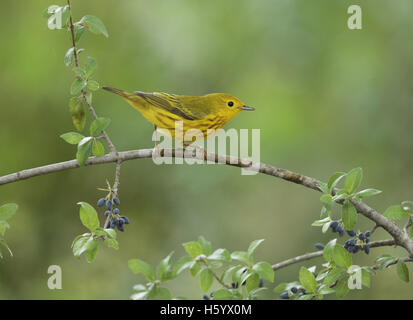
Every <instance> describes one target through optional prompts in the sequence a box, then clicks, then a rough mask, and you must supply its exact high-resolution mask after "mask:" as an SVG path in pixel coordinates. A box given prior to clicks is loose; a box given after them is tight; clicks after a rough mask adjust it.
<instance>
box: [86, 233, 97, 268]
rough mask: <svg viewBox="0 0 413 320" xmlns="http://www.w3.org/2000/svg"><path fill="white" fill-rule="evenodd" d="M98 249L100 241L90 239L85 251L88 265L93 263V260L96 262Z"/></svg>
mask: <svg viewBox="0 0 413 320" xmlns="http://www.w3.org/2000/svg"><path fill="white" fill-rule="evenodd" d="M98 248H99V246H98V239H93V237H90V238H89V240H88V241H87V243H86V251H85V257H86V261H87V262H88V263H91V262H93V260H95V258H96V254H97V252H98Z"/></svg>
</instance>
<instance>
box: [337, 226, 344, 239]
mask: <svg viewBox="0 0 413 320" xmlns="http://www.w3.org/2000/svg"><path fill="white" fill-rule="evenodd" d="M337 232H338V235H339V236H340V237H342V236H344V229H343V228H342V227H338V228H337Z"/></svg>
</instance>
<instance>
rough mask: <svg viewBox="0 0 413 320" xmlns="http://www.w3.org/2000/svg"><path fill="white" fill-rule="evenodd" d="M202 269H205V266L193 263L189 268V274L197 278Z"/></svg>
mask: <svg viewBox="0 0 413 320" xmlns="http://www.w3.org/2000/svg"><path fill="white" fill-rule="evenodd" d="M202 268H205V266H204V265H203V264H202V263H201V262H199V261H192V262H191V265H190V267H189V272H191V275H192V276H193V277H195V276H196V275H197V274H198V273H199V272H200V271H201V269H202Z"/></svg>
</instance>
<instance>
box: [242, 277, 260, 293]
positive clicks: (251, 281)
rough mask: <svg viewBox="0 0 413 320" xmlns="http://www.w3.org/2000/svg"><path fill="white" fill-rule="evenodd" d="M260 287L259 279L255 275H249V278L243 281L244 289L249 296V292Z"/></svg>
mask: <svg viewBox="0 0 413 320" xmlns="http://www.w3.org/2000/svg"><path fill="white" fill-rule="evenodd" d="M259 285H260V277H259V275H258V274H257V273H251V274H250V276H249V277H248V278H247V279H246V281H245V289H247V293H248V294H249V293H250V292H251V291H253V290H255V289H258V287H259Z"/></svg>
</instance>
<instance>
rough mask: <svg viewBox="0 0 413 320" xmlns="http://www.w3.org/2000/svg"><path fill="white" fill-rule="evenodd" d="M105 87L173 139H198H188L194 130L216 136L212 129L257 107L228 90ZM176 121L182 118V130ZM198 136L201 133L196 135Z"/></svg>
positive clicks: (191, 138) (203, 134) (206, 135)
mask: <svg viewBox="0 0 413 320" xmlns="http://www.w3.org/2000/svg"><path fill="white" fill-rule="evenodd" d="M102 89H104V90H107V91H110V92H113V93H115V94H117V95H119V96H121V97H122V98H123V99H125V100H126V102H128V103H129V104H130V105H131V106H132V107H134V108H135V109H137V110H138V111H139V112H140V113H142V115H143V116H144V117H145V118H146V119H147V120H148V121H149V122H151V123H152V124H153V125H154V126H155V130H157V129H158V131H160V132H161V133H164V134H168V133H167V132H168V131H169V134H170V135H171V137H172V138H173V139H176V140H182V141H183V142H186V141H188V142H192V141H194V140H195V139H196V138H195V136H191V137H189V138H185V134H186V133H187V132H188V131H190V130H191V129H196V130H198V131H197V132H201V133H202V134H200V135H201V137H200V138H207V137H208V136H209V135H213V130H218V129H221V128H222V127H224V126H225V125H226V124H227V123H228V122H229V121H230V120H231V119H232V118H234V117H235V116H236V115H237V114H238V113H240V112H241V111H243V110H254V108H252V107H248V106H246V105H244V103H242V102H241V100H239V99H238V98H236V97H234V96H232V95H230V94H226V93H211V94H207V95H204V96H184V95H176V94H169V93H160V92H153V93H145V92H141V91H135V92H134V93H129V92H126V91H123V90H119V89H114V88H110V87H102ZM176 121H182V129H181V130H182V132H175V131H176V130H175V129H176V128H175V123H176ZM197 136H198V137H199V135H197Z"/></svg>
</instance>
